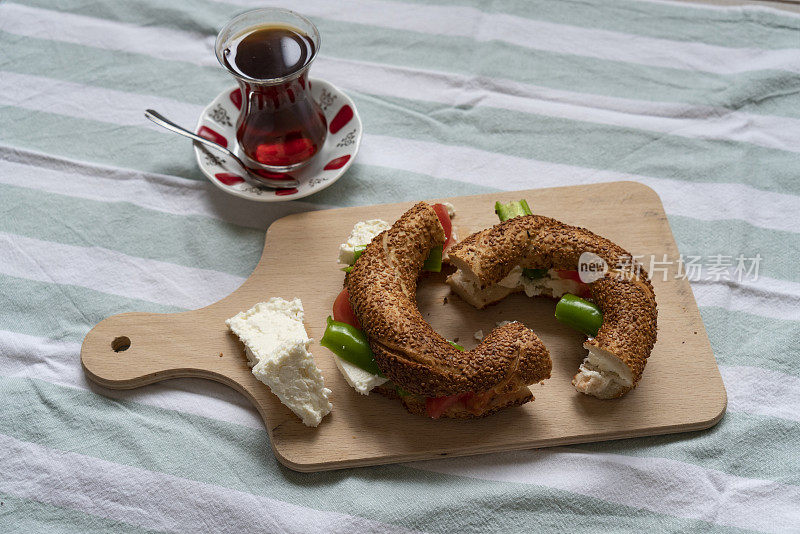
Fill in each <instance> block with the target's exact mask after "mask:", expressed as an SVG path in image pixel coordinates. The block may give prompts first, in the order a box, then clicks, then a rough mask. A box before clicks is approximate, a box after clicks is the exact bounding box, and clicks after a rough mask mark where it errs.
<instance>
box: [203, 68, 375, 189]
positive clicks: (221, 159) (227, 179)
mask: <svg viewBox="0 0 800 534" xmlns="http://www.w3.org/2000/svg"><path fill="white" fill-rule="evenodd" d="M309 85H310V86H311V95H312V97H313V98H314V100H316V101H317V103H318V104H319V105H320V107H321V108H322V112H323V113H324V115H325V119H326V120H327V121H328V136H327V137H326V139H325V144H324V145H323V146H322V149H321V150H320V151H319V152H317V154H316V155H315V156H314V158H313V159H312V160H311V161H310V162H309V163H308V164H307V165H304V166H303V167H301V168H300V169H298V170H296V171H293V172H291V173H288V174H289V175H291V176H292V178H295V179H296V180H297V181H298V182H300V185H298V186H297V187H292V188H287V189H277V190H276V189H266V188H260V187H256V186H253V185H250V184H248V183H247V182H245V181H244V179H243V178H242V170H241V168H240V167H239V165H238V164H237V163H236V162H235V161H230V158H228V157H226V156H225V155H224V154H223V153H221V152H218V151H216V150H213V149H207V148H205V147H203V146H202V145H200V144H199V143H195V146H194V153H195V156H196V158H197V165H198V166H199V167H200V170H201V171H203V174H205V175H206V177H207V178H208V179H209V180H210V181H211V183H212V184H214V185H215V186H217V187H219V188H220V189H222V190H223V191H225V192H226V193H230V194H231V195H235V196H237V197H242V198H247V199H250V200H255V201H258V202H283V201H286V200H297V199H298V198H303V197H307V196H308V195H313V194H314V193H316V192H318V191H322V190H323V189H325V188H326V187H328V186H329V185H331V184H332V183H333V182H335V181H336V180H338V179H339V178H340V177H341V176H342V175H343V174H344V173H345V171H347V169H348V168H349V167H350V165H352V164H353V160H354V159H355V157H356V154H357V153H358V148H359V146H360V145H361V134H362V132H363V127H362V125H361V118H360V117H359V116H358V111H357V110H356V106H355V104H353V101H352V100H350V97H348V96H347V95H346V94H344V93H343V92H342V91H340V90H339V89H338V88H337V87H336V86H334V85H333V84H331V83H328V82H326V81H325V80H319V79H311V80H309ZM241 105H242V93H241V91H240V90H239V88H238V87H231V88H229V89H226V90H225V91H223V92H221V93H220V94H219V95H217V97H216V98H215V99H214V100H213V101H212V102H211V104H209V105H208V107H206V108H205V109H204V110H203V114H202V115H201V116H200V120H199V121H198V122H197V129H196V130H195V131H196V132H197V134H198V135H200V136H201V137H205V138H206V139H210V140H211V141H214V142H215V143H218V144H220V145H222V146H225V147H228V148H229V149H230V150H232V151H233V152H234V153H236V152H237V148H238V147H237V142H236V117H238V116H239V109H240V108H241Z"/></svg>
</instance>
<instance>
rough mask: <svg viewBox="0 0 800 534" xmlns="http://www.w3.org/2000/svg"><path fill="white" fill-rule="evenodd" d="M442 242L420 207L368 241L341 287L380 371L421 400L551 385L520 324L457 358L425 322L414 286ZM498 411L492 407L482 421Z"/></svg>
mask: <svg viewBox="0 0 800 534" xmlns="http://www.w3.org/2000/svg"><path fill="white" fill-rule="evenodd" d="M444 241H445V235H444V229H443V228H442V225H441V223H440V222H439V218H438V217H437V215H436V212H435V211H434V210H433V208H432V207H431V206H430V205H428V204H426V203H424V202H420V203H418V204H416V205H415V206H414V207H412V208H411V209H410V210H408V211H407V212H406V213H405V214H403V216H402V217H400V219H398V220H397V222H395V223H394V225H392V227H391V228H390V229H389V230H386V231H384V232H382V233H381V234H379V235H378V236H376V237H375V238H374V239H373V240H372V242H371V243H370V244H369V245H368V246H367V248H366V249H365V250H364V252H363V253H362V254H361V257H360V258H359V259H358V261H357V262H356V263H355V265H354V267H353V270H352V271H351V272H350V273H349V274H348V275H347V277H346V279H345V285H346V287H347V289H348V292H349V294H350V305H351V306H352V308H353V312H354V313H355V315H356V317H358V320H359V322H360V323H361V326H362V328H363V330H364V332H365V334H366V335H367V337H368V339H369V342H370V347H371V348H372V352H373V354H374V357H375V361H376V363H377V364H378V367H379V368H380V369H381V371H383V373H384V374H385V375H386V376H387V377H388V378H389V379H391V380H392V381H393V382H394V383H395V384H397V385H398V386H400V387H402V388H403V389H404V390H406V391H408V392H410V393H412V394H414V395H418V396H421V397H444V396H449V395H456V394H460V393H466V392H484V391H489V390H494V391H495V392H497V394H498V395H508V394H510V393H512V392H517V391H521V389H522V388H525V386H527V385H529V384H536V383H538V382H541V381H542V380H545V379H547V378H549V377H550V371H551V368H552V362H551V361H550V355H549V353H548V351H547V349H546V348H545V346H544V345H543V344H542V342H541V341H540V340H539V338H538V337H537V336H536V334H534V333H533V332H532V331H531V330H529V329H528V328H526V327H525V326H523V325H522V324H520V323H509V324H506V325H504V326H502V327H499V328H496V329H494V330H493V331H492V333H491V334H490V335H488V336H487V337H486V338H485V339H484V340H483V341H482V342H481V343H480V344H479V345H478V346H477V347H475V349H473V350H471V351H463V352H462V351H459V350H457V349H456V348H454V347H453V346H452V345H451V344H450V343H449V342H448V341H447V340H445V339H444V338H443V337H442V336H440V335H439V334H437V333H436V332H435V331H434V330H433V329H432V328H431V327H430V325H428V324H427V323H426V322H425V320H424V319H423V317H422V314H421V313H420V312H419V309H418V308H417V303H416V290H417V278H418V276H419V273H420V271H421V270H422V265H423V263H424V261H425V259H426V257H427V256H428V252H429V251H430V249H431V248H433V247H434V246H437V245H442V244H443V243H444ZM525 389H527V388H525ZM529 393H530V392H529V391H528V394H529ZM528 394H524V392H523V394H519V395H516V396H514V395H511V397H514V399H513V402H511V401H510V402H509V404H508V405H513V404H514V403H516V404H521V403H524V402H527V401H528V400H530V399H531V398H532V396H529V395H528ZM414 407H415V409H417V408H418V404H414ZM502 407H504V406H499V407H498V406H492V405H489V406H488V407H487V412H486V413H489V412H490V411H496V410H497V409H499V408H502ZM407 408H409V410H410V411H411V408H410V407H409V406H407ZM481 415H485V414H481ZM445 416H450V417H459V416H464V415H456V414H452V415H450V414H445ZM473 416H474V414H473Z"/></svg>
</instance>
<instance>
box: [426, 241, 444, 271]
mask: <svg viewBox="0 0 800 534" xmlns="http://www.w3.org/2000/svg"><path fill="white" fill-rule="evenodd" d="M443 248H444V247H442V245H439V246H436V247H433V248H432V249H431V251H430V252H429V253H428V259H426V260H425V263H423V264H422V270H423V271H431V272H433V273H438V272H441V270H442V250H443Z"/></svg>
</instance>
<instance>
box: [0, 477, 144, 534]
mask: <svg viewBox="0 0 800 534" xmlns="http://www.w3.org/2000/svg"><path fill="white" fill-rule="evenodd" d="M0 472H2V466H0ZM0 503H2V504H0V524H2V525H3V528H2V530H3V532H5V533H6V534H12V533H20V534H28V533H30V532H43V531H47V532H65V533H66V532H74V533H75V534H91V533H97V534H105V533H107V532H119V533H120V534H127V533H130V534H138V533H145V532H155V531H153V530H145V529H141V528H138V527H134V526H132V525H128V524H127V523H123V522H121V521H114V520H113V519H106V518H104V517H97V516H93V515H88V514H84V513H81V512H78V511H75V510H70V509H67V508H60V507H58V506H53V505H51V504H46V503H42V502H38V501H35V500H31V499H23V498H20V497H17V496H15V495H10V494H8V493H3V492H0Z"/></svg>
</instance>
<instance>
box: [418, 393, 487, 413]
mask: <svg viewBox="0 0 800 534" xmlns="http://www.w3.org/2000/svg"><path fill="white" fill-rule="evenodd" d="M473 395H475V394H474V393H472V392H467V393H459V394H457V395H450V396H448V397H428V398H427V399H425V411H426V412H428V417H430V418H432V419H439V418H440V417H441V416H442V415H443V414H444V413H445V412H446V411H447V410H448V409H449V408H450V407H451V406H454V405H456V404H458V403H459V402H460V403H464V402H466V401H468V400H469V399H471V398H472V396H473Z"/></svg>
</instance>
